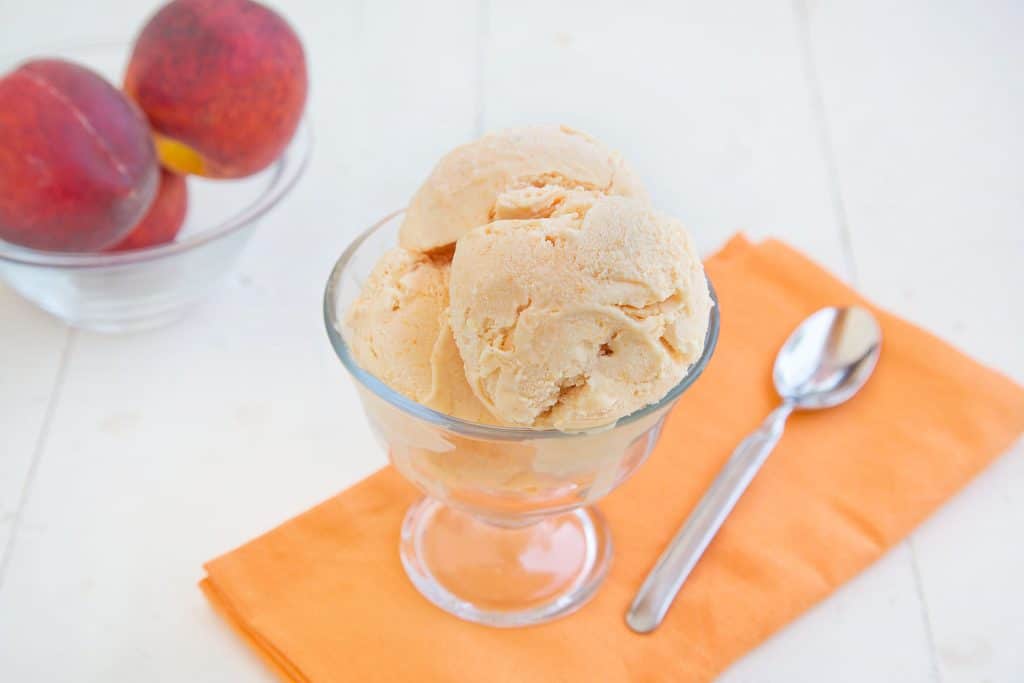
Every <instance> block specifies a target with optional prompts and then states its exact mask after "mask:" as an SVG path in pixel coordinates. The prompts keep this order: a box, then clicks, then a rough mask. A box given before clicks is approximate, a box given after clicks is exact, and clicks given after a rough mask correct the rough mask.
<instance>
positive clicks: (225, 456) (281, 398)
mask: <svg viewBox="0 0 1024 683" xmlns="http://www.w3.org/2000/svg"><path fill="white" fill-rule="evenodd" d="M106 4H107V7H106V11H109V12H117V11H119V9H120V8H121V7H122V6H123V7H125V8H127V7H130V6H133V3H129V2H127V0H121V1H119V2H114V1H113V0H106ZM284 9H285V11H286V12H287V15H288V17H289V19H290V20H291V21H292V22H293V23H294V25H295V26H296V27H297V28H298V30H299V31H300V33H301V34H302V36H303V38H304V40H305V43H306V46H307V49H308V55H309V59H310V63H311V66H312V83H313V90H312V101H311V103H310V108H309V111H310V113H311V115H312V117H313V125H314V131H315V135H316V150H315V152H314V160H313V165H312V167H311V168H310V169H309V172H308V174H307V176H306V178H305V179H304V180H303V181H302V182H301V183H300V184H299V186H298V188H297V189H296V191H295V193H294V195H293V196H292V197H290V198H289V199H288V200H287V201H286V202H285V203H284V204H282V206H281V207H279V208H278V209H277V210H276V211H275V212H274V213H272V214H270V215H269V216H268V217H267V218H266V219H265V221H264V225H263V226H262V228H261V230H260V232H258V233H257V235H256V236H255V237H254V239H253V241H252V243H251V244H250V245H249V247H248V248H247V251H246V253H245V254H244V255H243V258H242V261H241V264H240V266H239V268H238V271H237V273H236V274H235V275H234V276H233V277H232V279H231V282H230V284H229V286H228V287H227V288H226V291H224V292H222V293H221V294H220V295H219V296H217V297H216V298H215V299H213V300H212V301H211V302H209V303H208V304H207V305H206V306H205V307H204V308H202V309H201V310H200V311H198V312H197V314H196V315H194V316H193V317H191V318H189V319H188V320H186V321H184V322H182V323H181V324H178V325H176V326H172V327H169V328H166V329H164V330H159V331H156V332H151V333H143V334H137V335H131V336H124V337H107V336H99V335H93V334H82V335H80V337H79V338H78V340H77V342H76V352H75V354H74V356H73V357H72V358H71V361H70V363H69V365H68V367H67V374H66V381H65V390H64V393H63V395H62V396H61V400H60V402H59V403H58V405H57V406H56V410H55V413H54V416H53V423H52V430H51V433H50V438H49V439H48V441H47V447H46V449H45V452H44V453H43V454H42V459H41V460H40V463H39V468H38V471H37V477H36V481H35V485H34V486H33V487H32V490H31V494H30V496H29V499H28V503H27V506H26V508H25V513H24V518H23V520H24V523H23V524H22V526H21V530H20V533H19V534H18V536H17V538H15V539H14V541H13V543H12V549H13V550H12V556H11V562H10V565H9V569H8V574H7V577H6V579H5V582H4V585H3V587H2V590H0V661H3V662H4V672H5V675H6V676H8V677H10V678H12V679H21V680H118V681H121V680H124V681H135V680H153V681H182V680H189V681H225V680H270V676H269V674H268V673H267V672H266V671H265V669H264V667H263V665H262V664H260V663H259V662H258V661H257V660H256V658H255V656H253V655H252V654H251V653H250V652H249V651H248V648H247V647H246V646H245V645H244V644H243V643H242V642H241V641H240V640H239V639H237V637H235V636H234V634H233V633H231V632H230V631H229V630H228V628H227V627H226V626H225V625H224V624H223V623H222V622H221V621H220V620H219V619H217V618H216V617H215V616H214V615H213V613H212V611H211V610H210V608H209V607H208V606H207V605H206V603H205V600H204V599H203V598H202V596H201V595H200V593H199V591H198V589H197V588H196V585H195V584H196V581H197V580H198V579H199V578H200V576H201V565H202V563H203V562H204V561H205V560H208V559H210V558H212V557H214V556H216V555H218V554H220V553H222V552H224V551H227V550H229V549H230V548H232V547H233V546H235V545H238V544H240V543H243V542H245V541H247V540H249V539H250V538H251V537H253V536H254V535H256V534H258V533H260V532H263V531H265V530H267V529H269V528H271V527H273V526H275V525H276V524H278V523H279V522H281V521H283V520H284V519H286V518H287V517H289V516H291V515H294V514H298V513H299V512H302V511H303V510H305V509H307V508H308V507H310V506H311V505H313V504H314V503H315V502H317V501H319V500H321V499H323V498H325V497H327V496H329V495H331V494H333V493H334V492H336V491H338V490H340V489H342V488H345V487H346V486H348V485H350V484H351V483H353V482H354V481H356V480H357V479H359V478H361V477H362V476H364V475H366V474H368V473H369V472H371V471H372V470H373V469H375V468H376V467H378V466H379V465H381V464H382V463H383V462H384V454H383V453H382V452H381V451H380V450H379V449H378V447H377V445H376V444H375V443H374V442H373V440H372V439H371V435H370V432H369V429H368V427H367V425H366V421H365V419H364V418H363V416H362V413H361V410H360V408H359V406H358V403H357V400H356V397H355V392H354V390H353V388H352V386H351V381H350V380H349V378H348V376H347V375H346V373H345V372H344V371H343V369H342V367H341V364H340V363H339V362H338V361H337V359H336V358H334V356H333V355H332V353H333V352H332V351H331V350H330V347H329V344H328V342H327V340H326V336H325V334H324V331H323V323H322V321H321V314H320V301H321V296H322V291H323V286H324V284H325V281H326V277H327V274H328V272H329V270H330V267H331V265H333V261H334V260H335V258H336V257H337V256H338V255H339V254H340V252H341V250H342V248H343V247H344V246H345V244H346V243H347V241H348V240H349V239H351V237H352V236H353V235H354V234H356V233H357V232H358V231H359V230H361V229H362V228H364V227H365V226H366V225H367V224H368V223H369V222H370V221H371V220H372V219H375V218H377V217H378V216H379V215H380V214H381V213H383V212H385V211H387V210H391V209H392V208H394V207H396V206H399V205H401V204H402V203H403V202H404V201H405V200H406V198H407V197H408V196H409V194H411V192H412V191H413V189H414V188H415V187H416V185H417V184H418V183H419V181H420V180H421V178H422V177H423V176H425V175H426V173H427V171H428V170H429V168H430V166H431V165H432V164H433V163H434V161H435V160H436V157H437V156H438V155H439V154H440V153H441V151H442V150H444V149H446V148H448V147H450V146H452V145H454V144H456V143H458V142H460V141H462V140H466V139H468V138H470V137H471V136H472V132H473V126H474V121H475V102H476V97H475V90H474V86H475V82H476V70H475V54H476V52H475V50H476V48H475V45H476V42H475V40H476V23H477V19H476V13H475V12H476V5H475V3H472V2H462V1H459V0H451V1H448V2H436V3H430V4H429V5H427V4H423V5H420V4H418V3H417V4H410V3H399V2H374V3H355V2H349V3H322V2H302V3H299V2H289V3H287V6H285V7H284ZM37 11H38V12H39V13H40V14H44V13H45V12H46V9H45V8H39V9H38V10H37ZM33 16H34V15H33ZM97 21H98V20H97ZM94 23H96V22H94ZM6 29H7V27H6V26H5V30H6ZM13 29H14V30H15V31H17V30H18V28H17V27H13ZM441 92H443V93H444V97H438V96H437V93H441ZM428 95H429V97H428ZM396 542H397V539H396ZM55 651H59V652H60V653H61V656H60V657H53V656H52V654H53V652H55Z"/></svg>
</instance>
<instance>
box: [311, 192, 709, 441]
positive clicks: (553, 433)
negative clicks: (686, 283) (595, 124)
mask: <svg viewBox="0 0 1024 683" xmlns="http://www.w3.org/2000/svg"><path fill="white" fill-rule="evenodd" d="M404 212H405V209H399V210H397V211H393V212H392V213H390V214H388V215H387V216H385V217H384V218H382V219H380V220H379V221H377V222H376V223H374V224H373V225H371V226H370V227H369V228H367V229H366V230H364V231H363V232H362V233H361V234H360V235H358V236H357V237H356V238H355V239H354V240H352V242H351V243H350V244H349V245H348V247H346V248H345V251H343V252H342V254H341V256H340V257H339V258H338V261H337V263H335V264H334V268H333V269H331V274H330V276H329V277H328V279H327V288H326V289H325V291H324V324H325V325H326V327H327V337H328V338H329V339H330V340H331V346H332V347H333V348H334V351H335V353H337V354H338V358H340V359H341V362H342V364H344V366H345V368H346V369H347V370H348V371H349V372H350V373H351V374H352V376H353V377H355V378H356V380H357V381H358V382H359V383H360V384H362V385H363V386H364V387H366V388H367V389H369V390H370V391H371V392H373V393H374V394H376V395H377V396H378V397H380V398H381V399H383V400H384V401H386V402H387V403H389V404H391V405H393V406H395V407H397V408H398V409H399V410H401V411H403V412H405V413H407V414H409V415H411V416H412V417H414V418H418V419H420V420H424V421H426V422H429V423H431V424H434V425H436V426H438V427H441V428H442V429H445V430H448V431H451V432H455V433H457V434H461V435H463V436H469V437H476V438H481V439H487V440H491V441H529V440H533V439H564V438H572V437H580V436H586V435H588V434H594V433H597V432H604V431H608V430H610V429H614V428H616V427H620V426H622V425H626V424H629V423H631V422H635V421H636V420H639V419H641V418H643V417H645V416H647V415H650V414H651V413H654V412H656V411H658V410H661V409H662V408H664V407H666V406H669V405H671V404H672V403H673V402H674V401H675V400H676V399H677V398H679V396H681V395H682V393H683V392H684V391H686V389H687V388H689V386H690V385H691V384H693V383H694V382H696V381H697V378H698V377H700V375H701V373H702V372H704V368H705V367H707V364H708V361H710V360H711V355H712V354H713V353H714V351H715V346H716V345H717V344H718V330H719V323H720V316H719V306H718V296H717V294H716V293H715V288H714V286H713V285H712V283H711V279H710V278H708V281H707V282H708V290H709V291H710V292H711V300H712V301H713V302H714V305H713V306H712V307H711V313H710V321H709V323H708V331H707V334H706V335H705V337H704V352H703V353H702V354H701V356H700V358H698V359H697V360H696V362H694V363H693V365H691V366H690V369H689V370H688V371H687V373H686V376H685V377H683V379H682V380H680V381H679V383H678V384H676V385H675V386H674V387H672V388H671V389H670V390H669V392H668V393H667V394H665V396H664V397H663V398H662V399H661V400H660V401H658V402H657V403H652V404H650V405H648V406H644V407H643V408H641V409H639V410H637V411H635V412H632V413H630V414H629V415H626V416H624V417H621V418H619V419H618V420H616V421H615V422H613V423H611V424H610V425H605V426H603V427H599V428H596V429H592V430H587V431H580V432H563V431H561V430H558V429H533V428H530V427H496V426H491V425H484V424H480V423H478V422H470V421H468V420H462V419H459V418H457V417H453V416H451V415H446V414H444V413H441V412H438V411H436V410H433V409H431V408H428V407H426V406H425V405H422V404H420V403H417V402H416V401H414V400H412V399H411V398H409V397H407V396H405V395H403V394H400V393H399V392H397V391H395V390H394V389H392V388H391V387H389V386H388V385H386V384H384V382H382V381H380V380H379V379H377V378H376V377H375V376H374V375H372V374H371V373H369V372H367V371H366V370H364V369H363V368H361V367H360V366H359V364H358V363H357V362H356V361H355V358H354V357H353V356H352V353H351V352H350V351H349V347H348V344H347V343H346V342H345V339H344V336H343V335H342V333H341V327H340V324H341V321H340V320H338V318H337V306H335V305H334V302H335V300H336V298H337V296H336V292H337V289H338V284H339V283H340V282H341V276H342V273H343V272H344V271H345V268H346V267H347V266H348V264H349V262H350V261H351V260H352V257H353V256H354V255H355V253H356V251H357V250H358V249H359V247H360V246H362V244H363V242H365V241H366V240H367V239H368V238H369V237H370V235H372V234H373V233H374V232H376V231H377V230H378V229H380V228H381V227H383V226H385V225H387V224H388V223H389V222H390V221H392V220H394V219H395V218H396V217H398V216H399V215H401V214H402V213H404Z"/></svg>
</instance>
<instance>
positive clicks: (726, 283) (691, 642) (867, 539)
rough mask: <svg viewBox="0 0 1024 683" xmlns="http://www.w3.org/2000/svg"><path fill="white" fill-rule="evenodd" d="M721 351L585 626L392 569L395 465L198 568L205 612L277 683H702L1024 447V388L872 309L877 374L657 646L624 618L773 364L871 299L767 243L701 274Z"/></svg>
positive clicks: (744, 511)
mask: <svg viewBox="0 0 1024 683" xmlns="http://www.w3.org/2000/svg"><path fill="white" fill-rule="evenodd" d="M707 269H708V272H709V273H710V276H711V279H712V280H713V281H714V283H715V287H716V288H717V290H718V294H719V297H720V300H721V311H722V329H721V341H720V342H719V347H718V350H717V352H716V354H715V356H714V358H713V359H712V361H711V364H710V366H709V367H708V369H707V370H706V374H705V376H704V377H702V378H701V379H700V380H699V381H698V382H697V383H696V384H695V385H694V386H693V387H692V388H691V389H690V390H689V391H688V392H687V393H685V394H684V395H683V397H682V399H681V400H680V401H679V405H678V407H677V408H676V409H675V411H674V412H673V413H672V415H671V417H670V418H669V420H668V423H667V424H666V427H665V429H664V432H663V434H662V437H661V442H660V444H659V445H658V447H657V449H656V450H655V452H654V453H653V455H652V456H651V458H650V460H649V461H648V462H647V463H646V464H645V465H644V466H643V467H641V468H640V469H639V471H638V472H637V474H636V475H635V476H634V477H633V478H632V479H631V480H629V481H628V482H626V484H624V485H623V486H622V487H621V488H620V489H619V490H618V491H615V492H614V493H612V495H610V496H609V497H608V498H607V499H606V500H605V501H604V502H602V503H601V507H602V508H603V510H604V512H605V514H606V516H607V518H608V519H609V521H610V524H611V527H612V532H613V534H614V539H615V558H614V562H613V565H612V569H611V572H610V575H609V576H608V579H607V581H606V582H605V584H604V585H603V586H602V587H601V589H600V590H599V591H598V593H597V596H596V597H595V598H594V599H593V600H592V601H591V602H590V603H589V604H587V605H586V606H585V607H583V609H582V610H580V611H579V612H578V613H577V614H575V615H573V616H570V617H568V618H565V619H562V620H560V621H556V622H554V623H551V624H546V625H543V626H537V627H532V628H526V629H518V630H501V629H491V628H486V627H482V626H476V625H473V624H469V623H465V622H462V621H459V620H458V619H456V618H455V617H451V616H449V615H447V614H445V613H443V612H441V611H440V610H438V609H437V608H435V607H433V606H432V605H430V604H428V603H427V601H426V600H425V599H423V598H422V597H420V596H419V594H418V593H416V591H415V590H414V589H413V587H412V585H411V584H410V583H409V581H408V580H407V579H406V577H405V575H404V574H403V572H402V567H401V565H400V563H399V559H398V532H399V526H400V524H401V521H402V516H403V514H404V513H405V510H406V508H407V507H408V505H409V504H410V503H412V502H413V500H414V499H415V498H416V497H417V494H416V492H415V491H414V490H413V488H412V487H411V486H410V485H409V484H407V483H405V482H404V480H402V479H401V478H400V476H399V475H398V474H397V473H396V472H395V470H394V469H392V468H390V467H388V468H385V469H384V470H381V471H380V472H378V473H376V474H374V475H373V476H371V477H369V478H368V479H366V480H365V481H363V482H361V483H359V484H357V485H356V486H354V487H353V488H351V489H349V490H347V491H345V492H343V493H341V494H339V495H338V496H336V497H335V498H333V499H331V500H328V501H327V502H325V503H323V504H321V505H319V506H318V507H315V508H313V509H312V510H310V511H308V512H306V513H304V514H302V515H300V516H299V517H297V518H295V519H293V520H291V521H289V522H287V523H285V524H284V525H282V526H280V527H278V528H277V529H275V530H273V531H271V532H270V533H268V534H266V535H264V536H262V537H260V538H258V539H256V540H254V541H252V542H250V543H249V544H247V545H245V546H242V547H241V548H239V549H237V550H235V551H233V552H230V553H228V554H227V555H224V556H223V557H220V558H218V559H216V560H214V561H212V562H210V563H209V564H208V565H207V566H206V570H207V572H208V578H207V579H205V580H204V581H203V582H202V588H203V590H204V591H205V593H206V595H207V596H208V597H209V599H210V601H211V602H212V603H213V605H214V607H215V608H216V609H217V610H219V611H220V613H221V614H223V615H224V617H225V618H226V619H227V620H228V621H229V622H230V623H231V624H232V625H233V626H234V627H235V628H236V629H237V630H238V632H239V633H240V634H241V635H242V636H243V637H244V638H245V639H246V640H247V641H248V643H249V644H250V645H251V646H252V647H254V648H255V649H256V650H257V651H259V652H260V653H261V654H262V655H263V657H264V658H265V659H266V660H267V662H268V663H269V664H270V665H271V666H272V667H273V668H274V669H275V670H276V671H277V672H278V673H279V674H280V675H281V677H282V678H283V679H284V680H288V681H313V682H315V683H327V682H328V681H364V682H365V681H467V682H473V683H478V682H480V681H488V682H490V683H503V682H512V681H517V682H518V681H668V680H671V681H708V680H710V679H712V678H713V677H714V676H715V674H717V673H718V672H720V671H722V670H723V669H724V668H725V667H726V666H728V665H729V664H730V663H731V662H732V661H734V660H736V659H737V658H739V657H740V656H742V655H743V654H744V653H745V652H747V651H749V650H750V649H752V648H753V647H755V646H756V645H757V644H758V643H760V642H761V641H763V640H764V639H765V638H767V637H768V636H769V635H770V634H771V633H772V632H773V631H776V630H778V629H780V628H782V627H783V626H784V625H785V624H787V623H788V622H790V621H791V620H793V619H794V618H795V617H797V616H798V615H799V614H801V613H802V612H803V611H805V610H806V609H807V608H809V607H810V606H811V605H813V604H814V603H816V602H818V601H819V600H821V599H823V598H824V597H826V596H827V595H828V594H829V593H831V592H832V591H833V590H835V588H836V587H838V586H839V585H840V584H842V583H843V582H844V581H847V580H849V579H850V578H851V577H853V576H854V575H855V574H857V573H858V572H860V571H861V570H862V569H864V568H865V567H867V566H868V565H869V564H871V563H872V562H874V561H875V560H876V559H878V558H879V556H881V555H882V554H883V553H884V552H885V551H886V550H887V549H888V548H890V547H892V546H893V545H894V544H895V543H897V542H898V541H899V540H900V539H902V538H903V537H904V536H906V535H907V534H908V533H910V531H911V530H912V529H913V528H914V527H915V526H916V525H917V524H919V523H920V522H921V521H922V520H924V519H925V518H926V517H927V516H928V515H929V514H930V513H931V512H932V511H933V510H935V509H936V508H937V507H938V506H939V505H940V504H941V503H942V502H943V501H944V500H946V499H947V498H949V497H950V496H951V495H952V494H954V493H955V492H956V491H957V490H958V489H960V488H961V487H962V486H963V485H964V484H966V483H967V482H968V481H969V480H970V479H971V478H972V477H973V476H974V475H975V474H977V473H978V471H979V470H981V469H982V468H983V467H985V465H986V464H988V463H989V462H990V461H991V460H992V459H993V458H995V457H996V456H997V455H999V454H1000V453H1002V452H1004V451H1005V450H1006V449H1007V448H1008V447H1009V446H1010V445H1011V444H1012V442H1013V441H1014V439H1015V438H1016V437H1017V436H1018V435H1019V434H1020V433H1021V431H1022V430H1024V390H1022V389H1021V388H1020V387H1018V386H1016V385H1015V384H1013V383H1012V382H1011V381H1009V380H1008V379H1006V378H1004V377H1002V376H1000V375H999V374H997V373H995V372H993V371H991V370H988V369H986V368H984V367H981V366H980V365H978V364H977V363H975V362H973V361H971V360H969V359H968V358H966V357H964V356H963V355H961V354H960V353H958V352H957V351H955V350H954V349H952V348H951V347H950V346H948V345H946V344H945V343H943V342H942V341H940V340H938V339H936V338H935V337H933V336H931V335H930V334H928V333H926V332H923V331H922V330H920V329H918V328H916V327H914V326H913V325H910V324H908V323H906V322H904V321H902V320H900V319H899V318H896V317H894V316H892V315H889V314H887V313H885V312H883V311H880V310H879V309H877V308H874V307H871V308H872V310H873V311H874V312H875V313H876V315H878V317H879V320H880V322H881V325H882V330H883V335H884V339H883V344H882V355H881V359H880V360H879V363H878V367H877V369H876V371H875V375H874V376H873V377H872V378H871V380H870V381H869V382H868V384H867V386H866V387H865V388H864V390H863V392H862V393H861V394H859V395H858V396H857V397H855V398H854V399H853V400H852V401H850V402H849V403H847V404H845V405H843V406H840V407H838V408H834V409H831V410H828V411H823V412H820V413H799V414H795V415H793V417H792V418H791V421H790V424H789V427H788V428H787V430H786V434H785V436H784V437H783V438H782V441H781V442H780V443H779V445H778V447H777V448H776V449H775V452H774V453H773V454H772V456H771V458H769V460H768V462H767V464H766V465H765V466H764V469H763V470H762V471H761V473H760V474H759V475H758V477H757V478H756V479H755V480H754V482H753V484H752V485H751V487H750V489H749V490H748V491H747V493H746V495H745V496H744V497H743V498H742V499H741V500H740V502H739V504H738V505H737V506H736V509H735V511H734V512H733V514H732V516H731V517H730V518H729V520H728V521H727V522H726V524H725V526H724V527H723V528H722V530H721V533H720V534H719V535H718V537H717V538H716V539H715V540H714V541H713V542H712V543H711V546H710V547H709V548H708V551H707V554H706V555H705V556H704V558H703V559H702V560H701V562H700V564H699V565H698V566H697V568H696V569H695V570H694V572H693V574H692V575H691V577H690V579H689V581H688V582H687V583H686V585H685V586H684V587H683V590H682V591H681V593H680V594H679V597H678V599H677V600H676V603H675V605H674V606H673V608H672V609H671V611H670V612H669V614H668V618H667V619H666V620H665V623H664V625H663V626H662V627H661V628H660V629H659V630H658V631H656V632H655V633H654V634H652V635H647V636H640V635H635V634H634V633H632V632H631V631H629V630H628V629H627V628H626V626H625V623H624V621H623V615H624V613H625V610H626V607H627V605H629V603H630V600H631V599H632V597H633V594H634V592H635V591H636V589H637V588H638V587H639V585H640V583H641V580H642V579H643V577H644V575H645V573H646V572H647V571H648V569H649V568H650V567H651V565H652V564H653V563H654V560H655V558H657V556H658V554H659V553H660V552H661V550H662V549H663V548H664V546H665V543H666V542H667V541H668V540H669V539H670V538H671V537H672V535H673V533H674V532H675V531H676V529H677V528H678V527H679V525H680V523H681V522H682V521H683V520H684V519H685V518H686V516H687V515H688V514H689V512H690V511H691V510H692V508H693V506H694V504H695V503H696V502H697V500H698V499H699V497H700V496H701V494H702V493H703V492H704V490H705V489H706V488H707V487H708V485H709V484H710V482H711V480H712V478H713V477H714V476H715V473H716V472H717V471H718V469H719V467H720V466H721V465H722V463H723V462H725V460H726V459H727V458H728V457H729V454H730V453H731V452H732V450H733V448H734V447H735V446H736V444H737V443H739V441H740V439H741V438H742V437H743V436H745V435H746V434H747V433H748V432H750V431H751V430H752V429H754V428H755V427H756V426H757V425H758V424H759V423H760V422H761V420H762V419H763V418H764V417H765V416H766V415H767V414H768V412H769V411H770V410H771V409H772V408H773V407H774V406H775V405H776V402H777V399H776V397H775V394H774V392H773V390H772V385H771V381H770V369H771V366H772V362H773V359H774V356H775V352H776V350H777V349H778V348H779V346H780V345H781V344H782V342H783V340H785V338H786V337H787V336H788V335H789V333H790V331H791V330H792V329H793V327H794V326H795V325H797V323H799V322H800V321H801V320H802V319H803V318H804V316H806V315H807V314H809V313H811V312H812V311H814V310H816V309H818V308H820V307H822V306H825V305H833V304H851V303H859V304H862V305H863V304H864V303H865V302H864V300H863V299H862V298H861V297H860V296H858V295H857V294H856V293H854V292H853V291H852V290H850V289H849V288H848V287H847V286H845V285H844V284H842V283H841V282H839V281H838V280H837V279H835V278H834V277H833V276H831V275H830V274H828V273H827V272H825V271H824V270H822V269H821V268H820V267H818V266H817V265H815V264H813V263H812V262H810V261H809V260H807V259H806V258H805V257H803V256H801V255H800V254H798V253H797V252H795V251H793V250H792V249H790V248H789V247H787V246H785V245H784V244H781V243H779V242H775V241H768V242H765V243H763V244H760V245H756V246H755V245H751V244H750V243H749V242H747V241H746V240H745V239H744V238H742V237H737V238H734V239H733V240H732V241H731V242H730V243H729V244H728V245H726V247H725V248H724V249H723V250H722V251H721V252H720V253H718V254H717V255H715V256H713V257H712V258H711V259H710V260H709V261H708V263H707Z"/></svg>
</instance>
